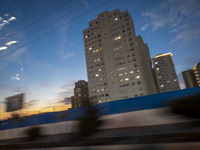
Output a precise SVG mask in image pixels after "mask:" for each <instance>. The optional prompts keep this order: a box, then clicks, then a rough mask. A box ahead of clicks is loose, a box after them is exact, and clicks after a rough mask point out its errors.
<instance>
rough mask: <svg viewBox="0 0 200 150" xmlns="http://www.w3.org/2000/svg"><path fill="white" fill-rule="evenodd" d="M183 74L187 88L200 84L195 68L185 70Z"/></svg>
mask: <svg viewBox="0 0 200 150" xmlns="http://www.w3.org/2000/svg"><path fill="white" fill-rule="evenodd" d="M182 74H183V79H184V81H185V85H186V88H192V87H196V86H198V84H197V81H196V78H195V74H194V70H193V69H190V70H187V71H183V72H182Z"/></svg>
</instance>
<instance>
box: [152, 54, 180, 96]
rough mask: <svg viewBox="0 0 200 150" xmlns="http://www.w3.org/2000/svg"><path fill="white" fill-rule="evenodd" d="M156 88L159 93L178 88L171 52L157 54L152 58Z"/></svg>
mask: <svg viewBox="0 0 200 150" xmlns="http://www.w3.org/2000/svg"><path fill="white" fill-rule="evenodd" d="M152 60H153V64H154V73H155V79H156V83H157V88H158V91H159V92H160V93H162V92H168V91H175V90H179V89H180V86H179V82H178V78H177V75H176V71H175V68H174V63H173V60H172V53H167V54H159V55H157V56H156V57H155V58H153V59H152Z"/></svg>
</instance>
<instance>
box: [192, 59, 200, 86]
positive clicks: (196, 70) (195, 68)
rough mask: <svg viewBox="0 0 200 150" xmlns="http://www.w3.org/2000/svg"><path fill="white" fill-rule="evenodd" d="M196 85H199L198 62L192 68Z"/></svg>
mask: <svg viewBox="0 0 200 150" xmlns="http://www.w3.org/2000/svg"><path fill="white" fill-rule="evenodd" d="M193 71H194V75H195V78H196V82H197V85H198V86H200V63H198V64H196V65H195V66H194V68H193Z"/></svg>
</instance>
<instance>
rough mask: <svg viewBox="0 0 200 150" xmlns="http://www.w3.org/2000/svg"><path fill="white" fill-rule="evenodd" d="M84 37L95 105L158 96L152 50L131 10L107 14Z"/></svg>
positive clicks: (91, 93)
mask: <svg viewBox="0 0 200 150" xmlns="http://www.w3.org/2000/svg"><path fill="white" fill-rule="evenodd" d="M83 36H84V46H85V55H86V64H87V74H88V84H89V96H90V99H91V103H92V104H97V103H104V102H108V101H114V100H119V99H126V98H131V97H138V96H143V95H149V94H154V93H156V89H155V84H154V80H153V73H152V68H151V57H150V54H149V48H148V46H147V44H145V43H144V42H143V40H142V38H141V36H136V34H135V29H134V25H133V21H132V19H131V16H130V14H129V13H128V11H124V12H120V11H119V10H118V9H117V10H114V11H112V12H108V11H104V12H103V13H101V14H99V15H98V18H97V19H95V20H93V21H91V22H89V28H87V29H85V30H83Z"/></svg>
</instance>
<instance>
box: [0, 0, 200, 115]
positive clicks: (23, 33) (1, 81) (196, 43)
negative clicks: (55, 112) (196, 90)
mask: <svg viewBox="0 0 200 150" xmlns="http://www.w3.org/2000/svg"><path fill="white" fill-rule="evenodd" d="M98 6H99V7H98ZM115 9H119V10H120V11H121V12H123V11H125V10H128V11H129V13H130V15H131V17H132V19H133V22H134V26H135V31H136V35H141V36H142V38H143V40H144V42H145V43H147V44H148V46H149V50H150V54H151V57H152V58H153V57H155V56H156V55H157V54H160V53H168V52H172V53H173V61H174V65H175V69H176V72H177V75H178V78H179V83H180V86H181V88H185V84H184V81H183V77H182V74H181V72H182V71H185V70H188V69H192V68H193V67H194V65H195V64H197V63H198V62H200V28H199V27H200V1H199V0H151V1H149V0H98V1H97V0H88V1H87V0H28V1H27V0H17V1H16V0H1V1H0V118H1V117H2V116H5V115H8V113H5V104H4V102H5V98H6V97H8V96H12V95H16V94H19V93H25V101H26V103H27V105H29V104H30V103H33V105H31V109H35V110H41V109H42V110H44V109H45V108H51V107H52V106H56V105H57V104H60V103H59V102H62V101H63V100H66V101H67V102H68V103H66V105H67V104H70V103H69V98H68V97H70V96H72V95H73V88H74V83H75V82H76V81H78V80H86V81H87V71H86V62H85V54H84V42H83V35H82V31H83V30H84V29H86V28H88V22H90V21H92V20H94V19H96V18H97V15H98V14H99V13H102V12H103V11H106V10H108V11H109V12H110V11H113V10H115ZM65 98H67V99H65ZM66 105H64V106H66Z"/></svg>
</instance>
